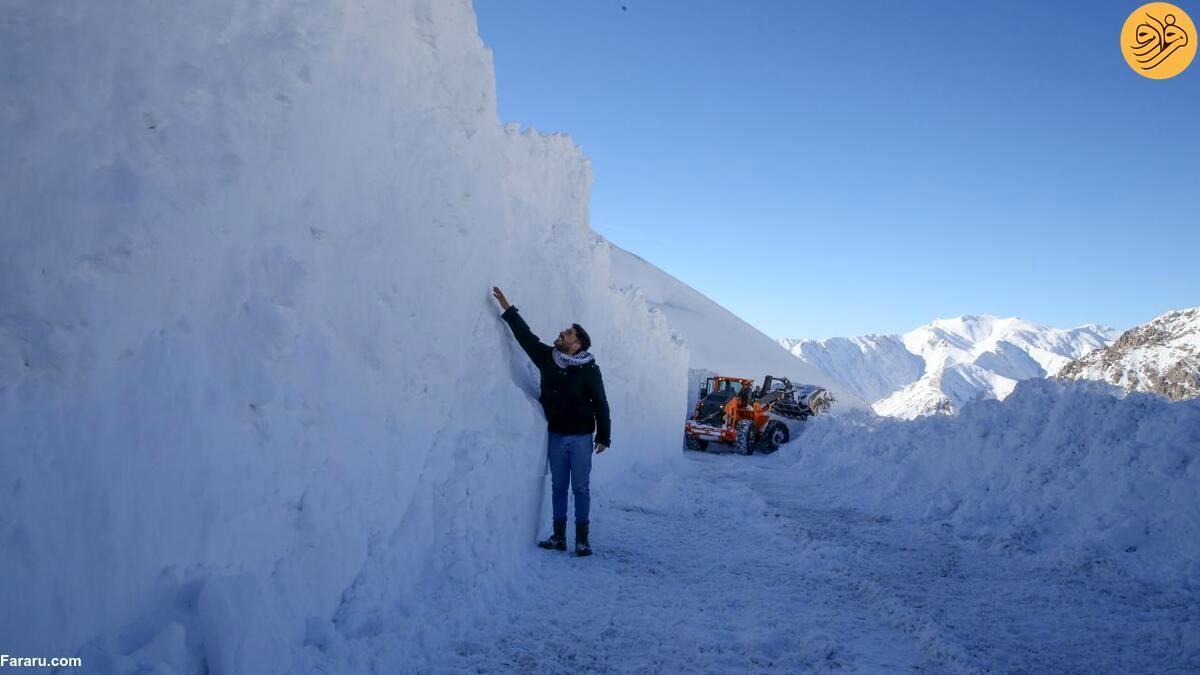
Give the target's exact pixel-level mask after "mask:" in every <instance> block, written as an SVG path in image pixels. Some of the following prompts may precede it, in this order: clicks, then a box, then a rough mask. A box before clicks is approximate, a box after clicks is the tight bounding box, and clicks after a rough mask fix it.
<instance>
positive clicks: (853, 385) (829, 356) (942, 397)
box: [780, 315, 1117, 419]
mask: <svg viewBox="0 0 1200 675" xmlns="http://www.w3.org/2000/svg"><path fill="white" fill-rule="evenodd" d="M1116 336H1117V333H1116V331H1114V330H1112V329H1109V328H1104V327H1102V326H1096V325H1087V326H1080V327H1078V328H1072V329H1067V330H1064V329H1060V328H1051V327H1048V326H1040V325H1038V324H1034V323H1031V322H1029V321H1025V320H1023V319H1018V318H1007V319H1001V318H997V317H994V316H986V315H984V316H969V315H967V316H960V317H956V318H953V319H937V320H935V321H933V322H931V323H929V324H926V325H924V326H921V327H919V328H917V329H915V330H912V331H909V332H908V333H905V334H904V335H868V336H864V337H854V338H829V339H826V340H820V341H817V340H792V339H784V340H780V344H782V345H783V346H784V348H786V349H788V350H789V351H791V352H792V353H793V354H795V355H796V356H798V357H800V358H801V359H803V360H804V361H805V362H807V363H810V364H812V365H814V366H816V367H818V368H820V369H822V370H823V371H825V372H826V373H829V375H830V377H833V378H835V379H837V380H838V381H839V382H842V383H844V385H845V386H847V387H849V388H850V389H851V390H852V391H853V392H854V393H855V394H856V395H857V396H859V397H860V398H862V399H865V400H867V401H871V402H872V407H873V408H874V410H875V412H877V413H879V414H881V415H889V416H893V417H902V418H905V419H911V418H914V417H920V416H923V415H931V414H936V413H949V412H954V411H956V410H958V409H959V408H961V407H962V406H963V405H964V404H965V403H967V402H968V401H971V400H974V399H977V398H997V399H1003V398H1004V397H1005V396H1008V394H1009V393H1011V392H1012V390H1013V387H1014V386H1016V383H1017V382H1019V381H1021V380H1026V379H1030V378H1037V377H1046V376H1047V375H1053V374H1055V373H1056V372H1058V370H1059V369H1061V368H1062V367H1063V366H1064V365H1066V364H1067V363H1068V362H1070V361H1071V360H1072V359H1075V358H1078V357H1080V356H1082V355H1084V354H1086V353H1088V352H1091V351H1092V350H1095V349H1098V348H1100V347H1103V346H1105V345H1107V344H1111V343H1112V341H1113V340H1114V339H1116Z"/></svg>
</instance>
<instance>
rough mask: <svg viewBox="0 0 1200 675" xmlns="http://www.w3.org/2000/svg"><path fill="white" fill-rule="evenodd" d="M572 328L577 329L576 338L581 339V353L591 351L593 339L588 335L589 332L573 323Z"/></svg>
mask: <svg viewBox="0 0 1200 675" xmlns="http://www.w3.org/2000/svg"><path fill="white" fill-rule="evenodd" d="M571 328H574V329H575V337H577V338H579V351H581V352H586V351H587V350H588V349H590V348H591V346H592V338H591V336H589V335H588V334H587V331H586V330H584V329H583V326H580V325H579V324H577V323H573V324H571Z"/></svg>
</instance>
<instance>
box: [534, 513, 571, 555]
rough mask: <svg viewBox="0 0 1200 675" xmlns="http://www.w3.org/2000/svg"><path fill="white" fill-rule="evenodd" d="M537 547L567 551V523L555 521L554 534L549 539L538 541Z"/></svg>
mask: <svg viewBox="0 0 1200 675" xmlns="http://www.w3.org/2000/svg"><path fill="white" fill-rule="evenodd" d="M538 546H541V547H542V548H549V549H557V550H559V551H565V550H567V521H565V520H557V519H555V521H554V534H552V535H550V538H549V539H543V540H541V541H539V542H538Z"/></svg>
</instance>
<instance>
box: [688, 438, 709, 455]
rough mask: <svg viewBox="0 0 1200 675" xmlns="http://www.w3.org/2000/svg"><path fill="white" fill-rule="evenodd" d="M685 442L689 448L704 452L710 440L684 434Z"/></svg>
mask: <svg viewBox="0 0 1200 675" xmlns="http://www.w3.org/2000/svg"><path fill="white" fill-rule="evenodd" d="M684 443H685V444H686V445H687V449H688V450H695V451H696V452H703V451H704V450H707V449H708V441H706V440H704V439H701V438H696V437H695V436H693V435H691V434H684Z"/></svg>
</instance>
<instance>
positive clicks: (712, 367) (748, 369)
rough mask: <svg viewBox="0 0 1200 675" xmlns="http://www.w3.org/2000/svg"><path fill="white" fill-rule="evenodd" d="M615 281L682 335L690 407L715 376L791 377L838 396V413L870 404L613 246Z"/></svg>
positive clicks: (692, 291) (684, 286) (696, 293)
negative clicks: (704, 382)
mask: <svg viewBox="0 0 1200 675" xmlns="http://www.w3.org/2000/svg"><path fill="white" fill-rule="evenodd" d="M607 246H608V247H609V249H610V254H609V257H610V259H611V260H612V269H613V276H614V277H616V278H618V279H620V280H621V281H622V282H623V283H626V284H630V285H631V287H633V288H637V289H638V290H639V291H641V293H642V295H644V296H645V298H646V301H647V302H648V303H649V304H650V306H651V307H653V308H654V309H656V310H658V311H661V312H662V314H663V315H664V316H665V317H666V319H667V322H668V323H669V324H670V326H671V328H672V330H675V331H677V332H678V333H679V336H680V338H681V339H682V340H683V342H684V343H685V344H686V345H687V349H688V354H689V358H690V360H689V369H690V377H689V380H690V385H691V386H690V387H689V390H688V397H689V398H688V406H689V410H690V406H691V405H693V404H694V403H695V398H696V393H697V389H698V388H699V385H700V382H701V381H702V380H703V379H704V378H705V377H708V376H709V375H711V374H718V375H729V376H733V377H749V378H753V379H755V380H757V381H759V382H761V381H762V378H763V376H765V375H773V376H775V377H787V378H789V379H790V380H792V382H795V383H797V384H801V383H803V384H816V385H820V386H822V387H825V388H826V389H828V390H830V391H832V392H833V393H834V395H835V396H836V397H837V402H836V403H835V404H834V409H835V410H854V409H864V408H866V402H865V401H863V400H862V399H860V398H859V397H858V396H856V395H855V393H854V391H853V390H852V389H851V388H850V387H849V386H847V385H846V384H845V383H844V382H842V381H841V380H838V379H836V378H834V377H832V376H830V375H829V374H828V373H827V372H825V371H823V370H821V369H820V368H819V367H814V366H813V365H810V364H808V363H805V362H804V361H803V360H801V359H799V358H796V356H793V355H792V354H791V353H789V352H788V350H787V349H784V348H782V347H781V345H780V344H779V343H778V342H776V341H775V340H773V339H771V338H770V337H769V336H767V335H766V334H765V333H763V332H762V331H760V330H758V329H757V328H755V327H754V326H751V325H750V324H748V323H746V322H745V321H743V320H742V319H740V318H738V317H737V316H736V315H734V314H733V313H732V312H730V311H729V310H728V309H725V308H724V307H722V306H721V305H718V304H717V303H715V302H713V301H712V300H710V299H709V298H707V297H706V296H704V295H703V294H702V293H700V292H699V291H697V290H696V289H694V288H692V287H691V286H688V285H687V284H685V283H683V282H682V281H679V280H678V279H676V278H675V277H673V276H671V275H669V274H667V273H666V272H664V271H662V270H660V269H659V268H657V267H655V266H654V265H652V264H650V263H649V262H647V261H646V260H644V259H642V258H641V257H639V256H637V255H634V254H633V253H630V252H629V251H626V250H624V249H622V248H620V247H619V246H616V245H614V244H612V243H608V244H607Z"/></svg>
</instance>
